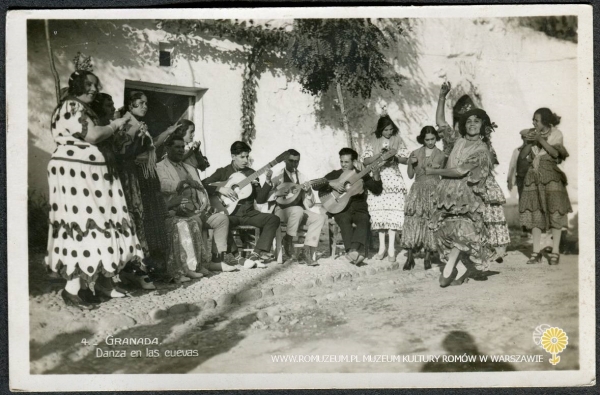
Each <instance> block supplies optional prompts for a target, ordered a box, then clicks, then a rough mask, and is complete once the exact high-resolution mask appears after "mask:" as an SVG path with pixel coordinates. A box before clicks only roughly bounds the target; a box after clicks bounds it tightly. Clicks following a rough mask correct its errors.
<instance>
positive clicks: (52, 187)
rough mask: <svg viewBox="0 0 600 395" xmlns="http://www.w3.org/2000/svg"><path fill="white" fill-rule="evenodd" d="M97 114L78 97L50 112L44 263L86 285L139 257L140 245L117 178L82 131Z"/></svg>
mask: <svg viewBox="0 0 600 395" xmlns="http://www.w3.org/2000/svg"><path fill="white" fill-rule="evenodd" d="M97 123H98V122H97V119H96V116H95V114H94V113H93V111H91V110H90V109H89V108H88V107H87V106H86V105H85V104H84V103H82V102H80V101H78V100H77V99H75V98H67V99H66V100H64V101H63V103H61V105H60V106H59V107H58V108H57V109H56V110H55V111H54V113H53V115H52V124H51V133H52V137H53V138H54V141H55V142H56V144H57V148H56V150H55V151H54V153H53V154H52V157H51V159H50V162H49V164H48V184H49V200H50V214H49V220H50V226H49V237H48V252H47V256H46V258H45V264H46V266H47V267H48V268H49V269H50V270H52V271H53V272H57V273H60V275H61V276H62V277H63V278H65V279H67V280H71V279H73V278H76V277H79V278H81V279H82V280H83V281H85V282H86V283H87V286H88V287H89V288H90V289H92V290H93V289H94V284H95V282H96V280H97V279H98V276H104V277H113V276H115V275H117V274H118V273H119V272H120V270H121V269H122V268H123V267H124V266H125V264H126V263H128V262H137V263H139V262H141V260H142V259H143V252H142V247H141V245H140V243H139V241H138V238H137V235H136V232H135V227H134V226H132V223H131V218H130V215H129V210H128V207H127V203H126V200H125V197H124V192H123V188H122V185H121V182H120V180H119V178H117V177H115V176H113V175H111V174H110V172H109V171H108V167H107V164H106V161H105V158H104V156H103V155H102V153H101V151H100V150H99V149H98V148H97V147H96V146H95V145H93V144H90V143H88V142H86V141H85V140H84V139H85V136H86V134H87V131H88V128H89V127H90V126H94V125H96V124H97Z"/></svg>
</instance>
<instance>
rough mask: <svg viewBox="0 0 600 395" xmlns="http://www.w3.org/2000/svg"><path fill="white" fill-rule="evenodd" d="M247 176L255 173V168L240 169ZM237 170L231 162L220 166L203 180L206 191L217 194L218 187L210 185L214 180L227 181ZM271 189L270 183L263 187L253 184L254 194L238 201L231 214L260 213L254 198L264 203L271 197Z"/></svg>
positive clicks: (241, 215)
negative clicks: (255, 205)
mask: <svg viewBox="0 0 600 395" xmlns="http://www.w3.org/2000/svg"><path fill="white" fill-rule="evenodd" d="M240 171H241V172H242V173H243V174H244V175H245V176H249V175H250V174H252V173H254V170H252V169H251V168H248V167H247V168H245V169H243V170H240ZM235 172H236V170H235V169H234V168H233V165H231V164H229V165H227V166H225V167H221V168H218V169H217V170H216V171H215V172H214V173H213V174H212V175H211V176H210V177H207V178H205V179H204V181H202V184H203V185H204V188H206V192H208V194H209V195H211V196H212V195H217V194H218V192H217V187H214V186H210V185H209V184H211V183H213V182H220V181H227V179H229V177H230V176H231V175H232V174H233V173H235ZM270 191H271V187H270V186H269V185H264V186H263V187H262V188H261V187H259V186H256V184H254V183H253V184H252V194H251V195H250V196H248V197H247V198H246V199H242V200H240V201H238V205H237V208H236V209H235V210H234V212H233V213H231V215H235V216H238V217H245V216H246V217H248V216H253V215H256V214H259V213H260V212H259V211H257V210H256V209H255V208H254V200H256V203H258V204H263V203H266V202H267V199H268V197H269V192H270Z"/></svg>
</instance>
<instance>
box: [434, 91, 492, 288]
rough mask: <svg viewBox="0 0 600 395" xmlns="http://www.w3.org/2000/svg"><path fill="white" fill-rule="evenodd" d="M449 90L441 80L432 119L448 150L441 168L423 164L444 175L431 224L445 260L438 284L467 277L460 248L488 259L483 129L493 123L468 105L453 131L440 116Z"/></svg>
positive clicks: (476, 258)
mask: <svg viewBox="0 0 600 395" xmlns="http://www.w3.org/2000/svg"><path fill="white" fill-rule="evenodd" d="M449 91H450V84H448V83H444V84H443V85H442V89H441V91H440V98H439V102H438V110H437V116H436V118H437V121H438V126H439V128H440V131H441V132H442V133H443V134H444V136H445V138H446V139H447V141H450V142H451V143H452V150H451V151H450V153H449V156H448V160H447V163H446V167H445V168H444V169H433V168H426V169H425V174H427V175H438V176H441V177H442V179H441V181H440V182H439V184H438V187H437V192H436V196H437V198H436V199H437V202H436V209H435V212H434V214H433V217H432V221H431V224H430V226H431V227H432V229H433V230H434V232H435V233H434V234H435V239H436V245H437V250H438V252H440V257H441V258H442V259H443V260H445V261H446V265H445V267H444V270H443V272H442V274H441V275H440V286H441V287H447V286H448V285H450V284H452V283H454V284H455V285H460V284H462V283H463V281H464V280H465V278H466V277H467V275H468V270H467V267H466V266H465V265H464V264H463V263H462V262H461V260H460V259H459V255H460V254H461V252H462V253H466V254H468V255H469V256H470V257H471V259H472V260H473V261H476V262H477V261H485V260H486V250H485V247H486V245H487V243H488V232H487V229H486V226H485V224H484V215H483V214H484V210H485V203H484V196H485V192H486V189H485V185H486V179H487V177H488V176H489V175H490V169H491V166H492V157H491V154H490V151H489V148H488V145H487V138H488V134H487V132H486V128H491V127H492V122H491V121H490V118H489V116H488V115H487V113H486V112H485V111H483V110H481V109H475V108H472V109H469V110H467V111H466V112H465V113H464V114H463V115H462V117H461V118H460V121H459V124H458V135H457V133H456V131H455V130H454V129H452V127H450V125H448V123H447V122H445V117H444V105H445V98H446V95H447V94H448V92H449Z"/></svg>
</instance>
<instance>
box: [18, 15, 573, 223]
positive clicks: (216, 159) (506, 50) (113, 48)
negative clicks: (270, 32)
mask: <svg viewBox="0 0 600 395" xmlns="http://www.w3.org/2000/svg"><path fill="white" fill-rule="evenodd" d="M406 26H407V31H406V35H405V39H404V40H403V41H402V42H400V43H399V44H398V46H397V47H396V48H393V49H392V50H391V51H390V53H389V57H390V59H392V60H393V62H394V64H395V67H396V71H397V72H398V73H400V74H402V75H404V76H405V77H406V80H405V82H404V83H403V85H402V86H401V87H398V91H397V92H396V93H394V94H392V93H388V92H380V91H377V90H375V91H374V92H373V96H372V97H371V98H370V99H368V100H362V99H352V98H347V99H346V107H347V108H349V110H350V113H349V119H350V124H351V129H352V131H353V133H354V136H355V139H356V141H357V143H358V146H359V148H362V147H363V146H364V140H365V137H366V136H368V134H370V133H371V132H372V131H373V129H374V126H375V123H376V121H377V117H378V116H379V114H381V113H382V112H383V111H386V112H388V113H389V114H390V116H391V117H392V118H393V119H394V120H395V121H396V122H397V124H398V125H399V126H400V130H401V135H402V136H403V137H404V139H405V142H406V144H407V146H408V147H409V149H416V148H418V145H417V143H416V136H417V135H418V133H419V131H420V129H421V128H422V127H423V126H425V125H434V124H435V107H436V102H437V95H438V91H439V87H440V85H441V83H442V82H443V81H445V80H449V81H451V82H452V83H453V86H454V87H455V89H454V90H453V92H452V93H451V94H450V96H449V100H448V102H449V103H448V108H447V111H446V114H447V119H448V120H450V119H451V114H452V112H451V107H450V106H451V105H452V104H453V101H454V100H456V99H457V98H458V97H459V96H460V95H461V94H463V93H469V94H471V95H473V97H475V98H476V101H477V102H478V104H479V105H481V106H482V107H483V108H485V109H486V111H487V112H488V113H489V114H490V116H491V118H492V120H493V121H495V122H496V123H497V124H498V129H497V131H496V132H495V134H494V136H493V144H494V147H495V149H496V151H497V153H498V157H499V160H500V165H499V166H498V167H497V169H496V173H497V179H498V181H499V183H500V185H501V186H502V187H503V188H504V189H505V194H506V195H507V197H508V198H509V204H508V206H510V205H514V204H515V202H516V199H515V197H516V191H512V194H509V192H508V191H507V190H506V173H507V170H508V161H509V159H510V156H511V153H512V151H513V149H514V148H516V147H517V146H518V145H519V143H520V142H519V137H518V132H519V131H520V130H521V129H524V128H527V127H530V126H531V118H532V116H533V112H534V111H535V110H536V109H537V108H539V107H550V108H551V109H552V110H554V111H555V112H557V113H558V114H559V115H561V116H562V117H563V118H562V122H561V125H560V126H559V128H560V129H561V130H562V131H563V133H564V136H565V145H566V147H567V149H568V150H569V152H570V153H571V157H570V158H569V159H568V160H567V161H566V162H565V163H564V165H563V168H564V170H565V172H566V174H567V176H568V177H569V193H570V196H571V199H572V201H574V202H576V201H577V143H578V142H577V130H578V129H577V115H578V108H577V45H576V44H573V43H570V42H565V41H560V40H557V39H552V38H549V37H547V36H545V35H544V34H542V33H538V32H535V31H533V30H531V29H528V28H523V27H517V26H516V24H512V23H510V22H509V21H508V20H504V19H492V20H484V19H419V20H410V21H407V22H406ZM50 27H51V40H52V45H53V48H54V51H55V58H56V65H57V69H58V73H59V75H60V77H61V85H62V86H63V87H64V86H66V84H67V79H68V77H69V75H70V73H71V72H72V69H73V65H72V59H73V57H74V56H75V55H76V53H77V52H78V51H81V52H82V53H84V54H85V55H91V56H92V61H93V64H94V71H95V73H96V74H97V75H98V76H99V77H100V79H101V81H102V85H103V90H104V91H105V92H107V93H110V94H111V95H113V97H114V99H115V103H116V104H117V105H120V104H121V103H122V101H123V89H124V81H125V79H129V80H136V81H144V82H154V83H161V84H169V85H179V86H187V87H195V88H205V89H208V90H207V92H206V93H205V94H204V95H203V97H202V99H201V100H199V102H198V103H197V104H196V106H195V113H194V120H195V122H196V124H197V133H196V138H197V139H199V140H200V141H202V143H203V147H204V150H205V153H206V154H207V156H208V157H209V158H210V162H211V165H212V167H211V168H209V173H210V172H211V171H212V170H213V169H216V168H217V167H220V166H223V165H226V164H227V163H228V162H229V160H230V156H229V146H230V145H231V143H232V142H233V141H235V140H237V139H239V137H240V134H241V121H240V117H241V98H240V92H241V88H242V73H243V68H244V64H245V56H246V52H245V51H244V48H242V47H241V46H239V45H238V44H235V43H232V42H230V41H227V40H215V39H212V38H210V37H194V38H192V37H189V38H188V39H187V40H186V41H185V42H178V43H176V44H175V48H176V51H178V56H177V57H176V61H175V63H174V64H173V66H171V67H160V66H159V65H158V43H159V42H161V41H166V40H169V38H170V37H168V36H167V35H166V34H165V33H164V32H162V31H161V30H157V29H156V27H155V23H154V22H152V21H136V20H134V21H127V20H125V21H114V22H113V21H85V22H84V21H77V22H74V21H51V22H50ZM45 45H46V44H45V37H44V30H43V22H42V21H32V22H30V24H29V26H28V48H27V51H28V67H29V68H28V82H29V91H28V94H29V108H28V113H29V124H28V142H29V144H28V149H29V152H28V155H29V162H28V163H29V171H28V174H29V188H30V191H32V192H35V193H42V194H45V193H47V181H46V165H47V162H48V160H49V158H50V154H51V152H52V151H53V150H54V143H53V141H52V139H51V137H50V134H49V130H48V127H49V123H50V121H49V119H50V114H51V112H52V109H53V108H54V106H55V105H56V102H55V95H54V82H53V78H52V74H51V71H50V67H49V61H48V53H47V50H46V46H45ZM257 97H258V101H257V104H256V116H255V124H256V130H257V136H256V139H255V141H254V144H253V152H252V157H253V158H254V166H255V167H260V166H262V164H264V163H266V162H267V161H268V160H271V159H272V158H273V157H274V156H275V155H277V154H279V153H280V152H281V151H283V150H285V149H287V148H290V147H294V148H296V149H297V150H298V151H300V152H301V154H302V162H301V165H300V167H301V170H302V171H303V172H304V173H305V174H307V176H308V177H311V178H316V177H319V176H321V175H323V174H324V173H326V172H328V171H330V170H332V169H334V168H336V167H337V166H338V158H337V151H338V150H339V149H340V148H342V147H343V146H345V142H346V137H345V135H344V131H343V128H342V123H341V116H340V113H339V109H338V108H337V104H336V96H335V92H328V93H327V94H326V95H324V96H323V97H321V98H318V99H315V98H314V97H312V96H310V95H308V94H305V93H303V92H302V90H301V87H300V86H299V84H298V83H297V82H296V81H294V79H293V75H292V74H291V72H290V71H289V70H287V69H286V68H285V66H283V65H278V64H276V63H275V64H273V65H270V66H267V67H266V71H265V72H263V73H262V74H261V76H260V81H259V85H258V92H257ZM9 104H10V103H9ZM407 183H408V184H409V185H410V181H409V180H408V179H407ZM507 210H509V209H508V208H507ZM509 217H510V218H514V215H509ZM513 222H514V220H513Z"/></svg>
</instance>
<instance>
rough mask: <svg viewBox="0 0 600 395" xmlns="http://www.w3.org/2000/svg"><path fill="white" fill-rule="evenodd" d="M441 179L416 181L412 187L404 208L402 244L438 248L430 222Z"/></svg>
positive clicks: (429, 249) (429, 248)
mask: <svg viewBox="0 0 600 395" xmlns="http://www.w3.org/2000/svg"><path fill="white" fill-rule="evenodd" d="M438 182H439V180H427V181H416V182H415V183H414V184H413V185H412V187H411V188H410V192H409V193H408V197H407V198H406V207H405V208H404V227H403V230H402V246H403V247H404V248H410V249H418V248H425V249H426V250H428V251H435V250H436V241H435V236H434V234H433V231H432V230H431V229H430V227H429V222H430V220H431V217H432V215H433V213H434V211H435V206H436V195H435V194H436V187H437V183H438Z"/></svg>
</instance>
